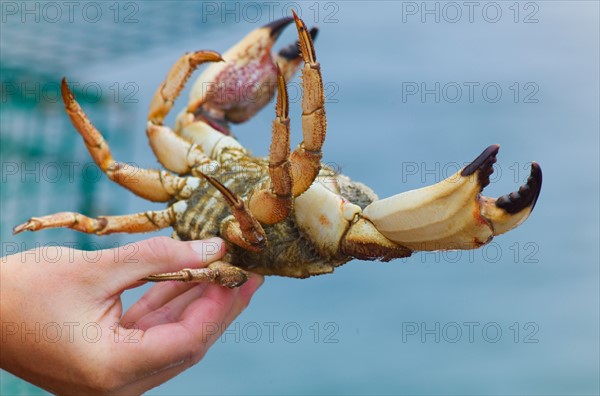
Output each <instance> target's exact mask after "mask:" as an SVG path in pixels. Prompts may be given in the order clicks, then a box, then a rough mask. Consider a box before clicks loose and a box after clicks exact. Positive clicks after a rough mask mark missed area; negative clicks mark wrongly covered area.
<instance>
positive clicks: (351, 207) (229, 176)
mask: <svg viewBox="0 0 600 396" xmlns="http://www.w3.org/2000/svg"><path fill="white" fill-rule="evenodd" d="M292 21H294V22H295V25H296V27H297V29H298V35H299V40H298V42H297V43H296V44H293V45H291V46H289V47H287V48H284V49H283V50H281V51H280V52H279V53H278V55H277V56H276V57H275V58H273V56H272V55H271V48H272V46H273V43H274V42H275V40H276V39H277V37H278V36H279V34H280V32H281V31H282V29H283V28H284V27H285V26H286V25H288V24H289V23H291V22H292ZM316 34H317V30H316V28H313V29H311V30H308V29H307V28H306V26H305V25H304V22H302V20H300V19H299V18H298V17H297V16H296V15H295V14H294V18H284V19H281V20H278V21H275V22H272V23H270V24H268V25H266V26H264V27H262V28H259V29H256V30H255V31H253V32H251V33H250V34H249V35H248V36H246V38H244V39H243V40H242V41H241V42H240V43H238V44H237V45H236V46H234V47H233V48H232V49H230V50H229V51H227V52H226V53H225V54H224V55H223V56H221V55H219V54H218V53H216V52H213V51H197V52H194V53H187V54H185V55H183V56H182V57H181V58H180V59H179V60H178V61H177V62H176V63H175V65H174V66H173V67H172V68H171V70H170V71H169V73H168V75H167V78H166V79H165V81H164V82H163V83H162V84H161V85H160V87H159V88H158V90H157V91H156V93H155V95H154V97H153V99H152V102H151V105H150V111H149V115H148V124H147V129H146V132H147V135H148V138H149V141H150V146H151V147H152V150H153V151H154V154H155V155H156V157H157V159H158V160H159V162H160V163H161V164H162V165H163V166H164V167H165V168H166V169H167V170H168V171H169V172H167V171H158V170H146V169H140V168H136V167H133V166H131V165H128V164H125V163H121V162H118V161H116V160H114V159H113V158H112V155H111V153H110V149H109V147H108V144H107V143H106V142H105V141H104V139H103V137H102V135H101V133H100V132H99V131H98V130H97V129H96V128H95V127H94V126H93V125H92V123H91V122H90V121H89V120H88V118H87V116H86V115H85V113H84V112H83V109H82V108H81V107H80V106H79V104H78V103H77V101H76V100H75V98H74V96H73V94H72V93H71V91H70V89H69V87H68V85H67V82H66V80H64V79H63V84H62V95H63V101H64V103H65V107H66V111H67V114H68V115H69V117H70V119H71V121H72V123H73V125H74V126H75V128H76V129H77V131H78V132H79V133H80V134H81V136H82V137H83V139H84V142H85V145H86V146H87V148H88V150H89V152H90V154H91V156H92V158H93V159H94V160H95V162H96V163H97V164H98V166H99V167H100V168H101V169H102V170H103V171H104V172H105V173H106V174H107V176H108V177H109V178H110V179H111V180H113V181H115V182H116V183H118V184H120V185H121V186H123V187H125V188H127V189H129V190H130V191H132V192H133V193H135V194H137V195H139V196H140V197H142V198H145V199H148V200H151V201H155V202H164V203H166V204H167V207H166V209H164V210H159V211H148V212H142V213H137V214H131V215H125V216H99V217H97V218H90V217H87V216H84V215H82V214H79V213H73V212H61V213H56V214H53V215H49V216H43V217H33V218H31V219H30V220H29V221H27V222H26V223H23V224H21V225H19V226H17V227H15V229H14V232H15V233H19V232H22V231H24V230H30V231H37V230H41V229H45V228H52V227H69V228H72V229H75V230H78V231H81V232H87V233H94V234H97V235H104V234H109V233H114V232H129V233H134V232H150V231H155V230H158V229H161V228H166V227H172V228H173V229H174V233H173V237H174V238H177V239H181V240H196V239H204V238H208V237H212V236H219V237H221V238H223V239H224V240H225V241H226V242H227V245H228V254H227V257H226V262H217V263H213V264H211V265H209V266H208V267H207V268H200V269H184V270H181V271H178V272H173V273H165V274H155V275H151V276H148V277H146V278H144V279H145V280H148V281H167V280H178V281H195V282H203V281H210V282H216V283H219V284H221V285H224V286H228V287H236V286H239V285H240V284H242V283H243V282H245V280H246V279H247V273H246V271H251V272H256V273H260V274H264V275H281V276H289V277H296V278H305V277H308V276H311V275H319V274H324V273H330V272H332V271H333V270H334V268H335V267H337V266H340V265H342V264H344V263H346V262H348V261H350V260H351V259H353V258H357V259H362V260H381V261H388V260H392V259H394V258H399V257H407V256H410V255H411V254H412V252H413V251H419V250H421V251H422V250H428V251H431V250H448V249H475V248H478V247H480V246H482V245H484V244H486V243H488V242H489V241H490V240H491V239H492V238H493V237H494V236H496V235H500V234H503V233H505V232H507V231H509V230H511V229H512V228H514V227H516V226H518V225H520V224H521V223H522V222H523V221H525V219H527V217H528V216H529V214H530V213H531V211H532V210H533V207H534V205H535V203H536V201H537V198H538V195H539V193H540V190H541V183H542V173H541V169H540V167H539V165H537V164H536V163H535V162H534V163H533V164H532V168H531V175H530V177H529V179H528V180H527V183H526V184H525V185H523V186H521V187H520V188H519V190H518V191H516V192H513V193H510V194H507V195H504V196H502V197H500V198H497V199H496V198H489V197H485V196H482V195H481V192H482V190H483V188H484V187H486V186H487V185H488V184H489V176H490V174H491V173H492V171H493V164H494V163H495V161H496V155H497V153H498V149H499V147H498V146H497V145H492V146H490V147H488V148H487V149H485V150H484V151H483V153H481V155H479V156H478V157H477V158H476V159H475V160H474V161H473V162H471V163H470V164H469V165H467V166H466V167H464V168H463V169H461V170H459V171H458V172H457V173H456V174H455V175H452V176H451V177H449V178H447V179H446V180H443V181H441V182H439V183H437V184H434V185H432V186H429V187H425V188H421V189H418V190H412V191H408V192H405V193H401V194H397V195H394V196H392V197H389V198H386V199H383V200H379V199H378V198H377V196H376V195H375V193H373V191H372V190H371V189H370V188H368V187H367V186H365V185H364V184H362V183H359V182H355V181H352V180H351V179H349V178H348V177H346V176H344V175H342V174H339V173H337V172H336V171H334V170H333V169H331V168H330V167H328V166H326V165H324V164H322V162H321V159H322V151H321V149H322V147H323V143H324V141H325V131H326V126H327V125H326V124H327V123H326V115H325V108H324V104H325V98H324V92H323V80H322V77H321V67H320V64H319V63H318V62H317V60H316V53H315V49H314V45H313V39H314V38H315V37H316ZM202 63H211V65H210V66H209V67H208V68H207V69H206V70H205V71H204V73H203V74H202V75H201V76H200V77H199V78H198V80H197V81H196V83H195V84H194V87H193V89H192V93H191V98H190V102H189V104H188V106H187V108H185V109H184V110H183V111H182V112H181V113H180V114H179V116H178V117H177V121H176V124H175V127H174V129H170V128H169V127H167V126H165V125H163V120H164V118H165V116H166V115H167V114H168V113H169V111H170V110H171V109H172V106H173V103H174V102H175V99H176V98H177V96H178V95H179V93H180V92H181V90H182V88H183V86H184V84H185V82H186V80H187V79H188V78H189V77H190V75H191V74H192V73H193V71H194V70H195V69H196V68H197V67H198V66H199V65H200V64H202ZM302 64H304V66H303V68H302V84H303V96H302V122H301V124H302V135H303V141H302V142H301V143H300V144H299V145H298V146H297V147H296V148H295V150H293V151H291V149H290V119H289V118H288V110H289V103H288V98H287V88H286V81H287V80H289V79H290V78H291V77H292V76H293V75H294V73H295V72H296V71H297V70H298V69H300V68H301V65H302ZM275 88H276V89H275ZM275 91H277V101H276V109H275V113H276V114H275V115H276V117H275V119H274V121H273V127H272V144H271V148H270V155H269V156H268V157H266V158H257V157H253V156H252V155H251V153H250V152H249V151H248V150H246V149H245V148H244V147H243V146H242V145H241V144H240V142H238V141H237V140H236V139H235V138H234V137H233V136H232V134H231V128H230V124H232V123H239V122H244V121H246V120H248V119H249V118H251V117H252V116H253V115H254V114H256V113H257V112H258V111H259V110H260V109H261V108H263V107H264V106H265V105H266V104H267V103H269V101H270V100H271V99H272V97H273V96H274V95H275Z"/></svg>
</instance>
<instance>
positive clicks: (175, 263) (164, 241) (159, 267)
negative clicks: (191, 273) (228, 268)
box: [106, 237, 225, 289]
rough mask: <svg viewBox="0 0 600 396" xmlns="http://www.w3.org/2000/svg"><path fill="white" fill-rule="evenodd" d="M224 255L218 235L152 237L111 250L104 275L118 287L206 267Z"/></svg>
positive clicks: (222, 245)
mask: <svg viewBox="0 0 600 396" xmlns="http://www.w3.org/2000/svg"><path fill="white" fill-rule="evenodd" d="M224 255H225V243H224V242H223V240H222V239H220V238H210V239H205V240H198V241H187V242H182V241H176V240H174V239H171V238H168V237H155V238H150V239H146V240H144V241H140V242H135V243H131V244H129V245H125V246H122V247H120V248H117V249H115V252H114V260H112V262H111V263H110V264H109V267H110V268H109V270H108V271H106V275H108V276H109V277H110V278H111V280H113V281H116V282H117V283H118V285H117V287H119V288H121V289H122V288H125V287H128V286H130V285H131V283H133V282H136V281H138V280H140V279H141V278H143V277H145V276H148V275H152V274H156V273H161V272H174V271H179V270H181V269H184V268H202V267H206V266H207V265H208V264H210V263H212V262H214V261H217V260H219V259H221V258H222V257H223V256H224Z"/></svg>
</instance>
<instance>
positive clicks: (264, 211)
mask: <svg viewBox="0 0 600 396" xmlns="http://www.w3.org/2000/svg"><path fill="white" fill-rule="evenodd" d="M277 77H278V86H279V87H278V91H277V106H276V110H275V111H276V118H275V120H274V121H273V140H272V143H271V151H270V156H269V175H270V176H271V178H270V179H271V186H270V188H269V189H263V190H260V191H258V192H256V193H255V194H254V195H253V196H252V197H251V198H250V201H249V202H248V207H249V209H250V211H251V212H252V214H253V215H254V216H255V217H256V218H257V219H258V221H260V222H261V223H263V224H276V223H279V222H280V221H283V220H285V218H286V217H287V216H288V214H289V213H290V210H291V208H292V170H291V164H290V161H289V157H290V119H289V117H288V114H289V111H288V110H289V101H288V95H287V88H286V86H285V79H284V77H283V75H282V73H281V70H280V69H279V67H277Z"/></svg>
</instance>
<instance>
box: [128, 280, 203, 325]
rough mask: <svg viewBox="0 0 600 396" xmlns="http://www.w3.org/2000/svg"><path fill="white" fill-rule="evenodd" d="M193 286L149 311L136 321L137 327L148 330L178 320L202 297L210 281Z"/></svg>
mask: <svg viewBox="0 0 600 396" xmlns="http://www.w3.org/2000/svg"><path fill="white" fill-rule="evenodd" d="M192 286H193V287H192V288H190V290H187V291H185V292H182V293H181V294H179V295H178V296H176V297H175V298H173V299H172V300H171V301H169V302H168V303H166V304H164V305H163V306H161V307H160V308H158V309H156V310H154V311H152V312H149V313H148V314H146V315H144V316H142V317H141V318H140V319H138V320H136V321H135V328H137V329H140V330H147V329H149V328H151V327H154V326H158V325H161V324H166V323H173V322H178V321H179V318H180V317H181V314H182V313H183V311H185V309H186V308H187V307H188V305H190V304H191V303H192V302H194V301H196V300H197V299H199V298H201V297H202V295H203V294H204V290H206V287H207V286H208V283H200V284H197V283H196V284H192Z"/></svg>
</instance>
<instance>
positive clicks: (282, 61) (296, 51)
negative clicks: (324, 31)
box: [275, 27, 319, 81]
mask: <svg viewBox="0 0 600 396" xmlns="http://www.w3.org/2000/svg"><path fill="white" fill-rule="evenodd" d="M309 33H310V37H311V38H312V40H313V41H314V40H315V39H316V38H317V34H318V33H319V28H317V27H313V28H311V29H310V32H309ZM300 45H301V44H300V40H298V41H296V42H295V43H293V44H290V45H289V46H287V47H285V48H282V49H281V50H280V51H279V53H278V54H277V57H276V58H275V63H276V64H277V65H278V66H279V68H281V74H283V77H284V78H285V81H289V80H290V79H291V78H292V76H293V75H294V73H296V71H297V70H298V68H299V67H300V63H301V62H303V59H302V54H301V52H300Z"/></svg>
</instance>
